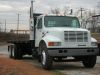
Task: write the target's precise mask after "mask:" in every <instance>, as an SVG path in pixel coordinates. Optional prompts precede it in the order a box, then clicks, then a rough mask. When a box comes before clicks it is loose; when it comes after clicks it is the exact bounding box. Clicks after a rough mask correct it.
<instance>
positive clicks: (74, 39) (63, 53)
mask: <svg viewBox="0 0 100 75" xmlns="http://www.w3.org/2000/svg"><path fill="white" fill-rule="evenodd" d="M10 43H12V44H11V45H9V46H8V51H9V56H10V58H15V59H19V58H21V57H22V56H23V55H25V54H31V55H32V56H33V57H37V59H38V60H39V61H40V62H41V64H42V67H43V68H44V69H51V68H52V64H53V61H55V62H66V61H67V62H68V61H82V63H83V65H84V66H85V67H86V68H93V67H94V66H95V64H96V58H97V55H98V54H99V49H98V47H97V41H96V40H95V39H94V38H92V37H91V33H90V31H88V30H86V29H82V28H81V27H80V23H79V20H78V18H77V17H75V16H57V15H41V14H35V13H34V14H33V12H32V10H31V13H30V40H28V41H10ZM68 57H73V59H72V58H71V59H69V58H68ZM67 58H68V59H67Z"/></svg>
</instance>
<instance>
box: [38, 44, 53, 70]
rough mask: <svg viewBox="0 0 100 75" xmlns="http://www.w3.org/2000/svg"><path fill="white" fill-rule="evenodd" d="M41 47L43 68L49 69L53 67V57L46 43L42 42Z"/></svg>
mask: <svg viewBox="0 0 100 75" xmlns="http://www.w3.org/2000/svg"><path fill="white" fill-rule="evenodd" d="M39 49H40V50H41V64H42V68H44V69H47V70H49V69H51V68H52V57H50V56H49V54H48V51H47V47H46V45H45V43H42V44H40V48H39Z"/></svg>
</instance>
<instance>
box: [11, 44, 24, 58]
mask: <svg viewBox="0 0 100 75" xmlns="http://www.w3.org/2000/svg"><path fill="white" fill-rule="evenodd" d="M11 48H12V49H11V54H12V58H14V59H21V58H22V54H21V51H20V50H19V49H18V48H17V47H16V45H13V46H12V47H11Z"/></svg>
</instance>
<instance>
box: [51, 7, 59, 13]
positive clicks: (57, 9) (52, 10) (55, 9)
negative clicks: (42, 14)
mask: <svg viewBox="0 0 100 75" xmlns="http://www.w3.org/2000/svg"><path fill="white" fill-rule="evenodd" d="M51 13H52V14H60V9H59V8H54V9H52V8H51Z"/></svg>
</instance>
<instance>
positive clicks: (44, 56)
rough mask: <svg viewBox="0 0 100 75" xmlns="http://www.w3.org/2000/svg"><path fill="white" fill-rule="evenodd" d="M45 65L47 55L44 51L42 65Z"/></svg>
mask: <svg viewBox="0 0 100 75" xmlns="http://www.w3.org/2000/svg"><path fill="white" fill-rule="evenodd" d="M45 63H46V53H45V51H44V50H43V51H42V64H43V65H45Z"/></svg>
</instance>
